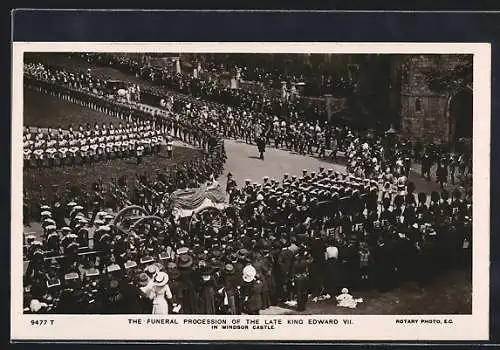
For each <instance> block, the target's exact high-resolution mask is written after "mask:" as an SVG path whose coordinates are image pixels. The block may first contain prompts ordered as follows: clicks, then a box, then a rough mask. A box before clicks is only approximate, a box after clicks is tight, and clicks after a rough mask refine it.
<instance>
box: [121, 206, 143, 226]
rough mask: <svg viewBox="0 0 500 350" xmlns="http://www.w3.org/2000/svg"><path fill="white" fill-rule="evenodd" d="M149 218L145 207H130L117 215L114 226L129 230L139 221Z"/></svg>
mask: <svg viewBox="0 0 500 350" xmlns="http://www.w3.org/2000/svg"><path fill="white" fill-rule="evenodd" d="M147 216H149V213H148V212H147V210H146V209H144V208H143V207H141V206H139V205H130V206H128V207H125V208H123V209H122V210H120V211H119V212H118V214H116V216H115V218H114V220H113V225H115V226H118V227H121V228H123V229H127V228H129V227H130V226H132V225H133V224H135V223H136V222H137V221H138V220H140V219H142V218H144V217H147Z"/></svg>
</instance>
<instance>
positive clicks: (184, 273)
mask: <svg viewBox="0 0 500 350" xmlns="http://www.w3.org/2000/svg"><path fill="white" fill-rule="evenodd" d="M192 266H193V258H192V257H191V256H190V255H188V254H181V255H179V256H178V257H177V267H178V269H179V272H180V275H179V278H178V279H177V281H178V283H179V286H178V291H179V294H178V295H176V298H177V304H180V305H182V309H181V312H182V313H183V314H196V313H197V300H198V295H197V285H198V283H197V282H198V281H195V275H194V272H193V269H192Z"/></svg>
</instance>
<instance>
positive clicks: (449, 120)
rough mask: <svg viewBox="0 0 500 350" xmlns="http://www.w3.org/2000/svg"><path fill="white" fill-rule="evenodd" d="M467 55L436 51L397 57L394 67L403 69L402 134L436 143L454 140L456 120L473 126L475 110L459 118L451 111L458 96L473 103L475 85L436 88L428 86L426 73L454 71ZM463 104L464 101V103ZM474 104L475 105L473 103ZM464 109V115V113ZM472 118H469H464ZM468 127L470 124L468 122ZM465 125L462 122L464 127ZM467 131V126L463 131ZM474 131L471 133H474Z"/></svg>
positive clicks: (448, 142) (401, 71)
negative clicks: (430, 53)
mask: <svg viewBox="0 0 500 350" xmlns="http://www.w3.org/2000/svg"><path fill="white" fill-rule="evenodd" d="M466 59H467V57H466V56H465V55H450V54H434V55H406V56H400V57H399V58H398V59H396V60H395V61H394V63H395V65H396V66H395V67H394V69H396V70H397V69H400V77H401V78H400V79H401V82H400V87H401V90H400V91H401V95H400V115H401V130H400V132H401V134H402V135H403V136H407V137H409V138H410V139H420V140H422V141H423V142H434V143H436V144H441V143H445V144H453V143H454V142H455V141H456V138H457V137H458V135H456V126H457V123H461V124H460V125H462V124H464V123H465V124H467V123H470V129H471V128H472V110H471V111H470V115H467V112H466V111H465V112H464V111H463V108H462V110H461V112H460V117H459V118H460V120H456V119H457V118H458V117H457V115H456V114H453V113H452V112H451V110H452V104H454V102H455V101H454V99H455V97H456V96H460V98H461V99H463V98H465V99H469V98H470V105H471V103H472V88H471V87H470V88H469V91H468V93H467V92H466V93H465V94H464V91H463V90H467V89H468V88H467V87H463V88H452V87H450V89H448V90H446V89H445V90H442V91H439V92H437V91H433V90H432V89H431V88H430V87H429V83H428V79H427V77H426V74H428V72H429V71H431V70H432V71H434V72H452V71H453V69H454V68H455V67H457V66H458V65H459V64H461V63H463V62H464V61H465V60H466ZM461 105H462V104H461ZM471 106H472V105H471ZM464 113H465V115H464ZM464 118H465V119H468V118H470V121H468V120H465V121H463V120H462V119H464ZM465 128H467V126H465ZM462 129H464V126H461V130H462ZM464 132H465V133H467V130H465V131H463V130H462V131H461V133H464ZM471 135H472V133H471Z"/></svg>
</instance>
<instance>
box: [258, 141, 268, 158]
mask: <svg viewBox="0 0 500 350" xmlns="http://www.w3.org/2000/svg"><path fill="white" fill-rule="evenodd" d="M257 148H258V149H259V153H260V159H262V160H264V152H265V151H266V138H265V137H264V135H260V136H259V137H258V138H257Z"/></svg>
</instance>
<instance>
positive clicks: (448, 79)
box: [423, 55, 473, 93]
mask: <svg viewBox="0 0 500 350" xmlns="http://www.w3.org/2000/svg"><path fill="white" fill-rule="evenodd" d="M472 72H473V70H472V56H471V55H467V56H464V60H463V61H461V62H460V63H459V64H458V65H456V66H454V67H450V68H449V69H446V70H443V69H440V68H430V69H428V70H426V71H424V72H423V73H424V76H425V79H426V81H427V84H428V86H429V88H430V89H431V90H432V91H434V92H438V93H454V92H457V91H460V90H462V89H464V88H469V89H472Z"/></svg>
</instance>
